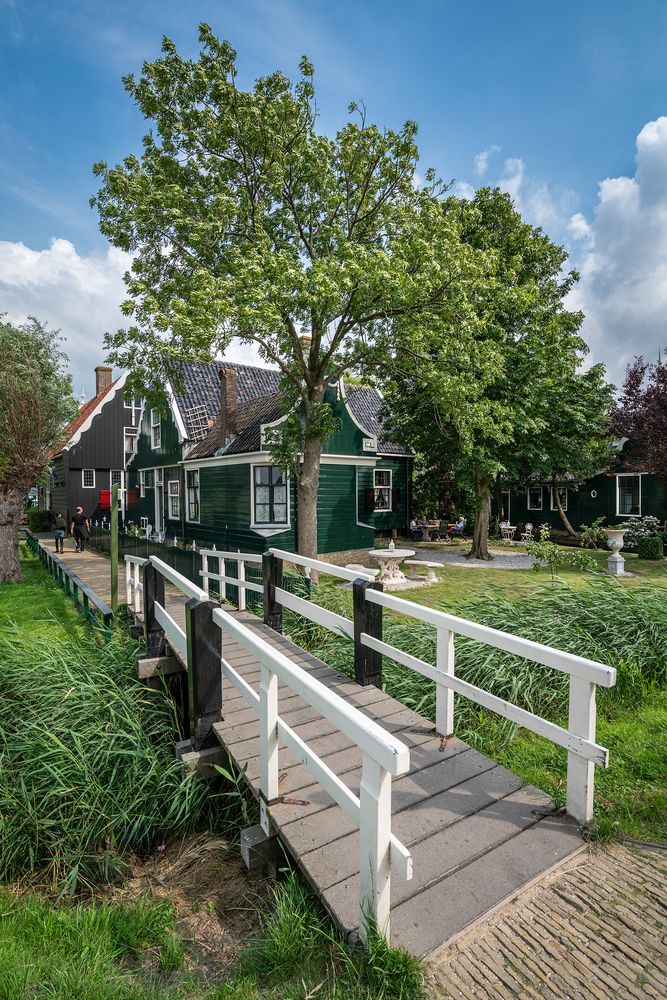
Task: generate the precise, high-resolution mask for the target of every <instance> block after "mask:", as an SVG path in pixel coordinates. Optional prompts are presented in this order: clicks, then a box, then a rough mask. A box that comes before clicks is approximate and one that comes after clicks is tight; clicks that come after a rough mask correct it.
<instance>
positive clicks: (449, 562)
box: [416, 545, 537, 569]
mask: <svg viewBox="0 0 667 1000" xmlns="http://www.w3.org/2000/svg"><path fill="white" fill-rule="evenodd" d="M468 551H470V550H469V548H468V546H467V545H466V546H464V547H461V548H456V549H442V548H440V549H428V548H425V547H420V548H419V549H418V554H417V556H416V558H418V559H421V558H422V555H423V556H425V557H426V553H428V556H427V558H428V559H431V560H433V562H439V563H442V564H443V565H445V566H462V567H464V568H465V569H532V568H533V565H534V563H535V562H536V561H537V560H536V559H535V557H534V556H529V555H528V554H527V553H526V551H525V550H524V549H517V551H516V552H511V551H509V550H508V549H494V548H490V549H489V552H490V553H491V555H492V556H493V559H492V560H490V561H486V560H483V559H466V552H468Z"/></svg>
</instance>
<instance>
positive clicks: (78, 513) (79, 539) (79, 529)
mask: <svg viewBox="0 0 667 1000" xmlns="http://www.w3.org/2000/svg"><path fill="white" fill-rule="evenodd" d="M72 534H73V535H74V541H75V542H76V551H77V552H83V551H84V549H85V547H86V542H87V541H88V536H89V535H90V521H89V520H88V518H87V516H86V515H85V514H84V512H83V507H77V508H76V510H75V511H74V517H73V518H72Z"/></svg>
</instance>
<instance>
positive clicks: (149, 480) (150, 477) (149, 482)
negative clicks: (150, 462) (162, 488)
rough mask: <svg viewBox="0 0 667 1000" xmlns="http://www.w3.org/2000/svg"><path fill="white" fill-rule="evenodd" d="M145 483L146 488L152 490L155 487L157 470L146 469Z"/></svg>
mask: <svg viewBox="0 0 667 1000" xmlns="http://www.w3.org/2000/svg"><path fill="white" fill-rule="evenodd" d="M144 483H145V484H146V488H147V489H149V490H152V489H153V487H154V486H155V469H146V470H145V472H144Z"/></svg>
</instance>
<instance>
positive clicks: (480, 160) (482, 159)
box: [474, 146, 500, 177]
mask: <svg viewBox="0 0 667 1000" xmlns="http://www.w3.org/2000/svg"><path fill="white" fill-rule="evenodd" d="M499 152H500V146H488V147H487V148H486V149H483V150H482V151H481V153H478V154H477V156H476V157H475V159H474V164H475V173H476V174H477V176H478V177H481V176H482V174H485V173H486V171H487V170H488V168H489V157H490V156H492V155H493V154H494V153H499Z"/></svg>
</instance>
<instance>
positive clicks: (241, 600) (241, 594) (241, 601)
mask: <svg viewBox="0 0 667 1000" xmlns="http://www.w3.org/2000/svg"><path fill="white" fill-rule="evenodd" d="M237 565H238V568H239V571H238V578H239V585H238V588H237V591H236V592H237V594H238V601H237V606H238V609H239V611H245V587H244V586H243V584H244V583H245V563H244V561H243V559H239V561H238V563H237Z"/></svg>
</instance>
